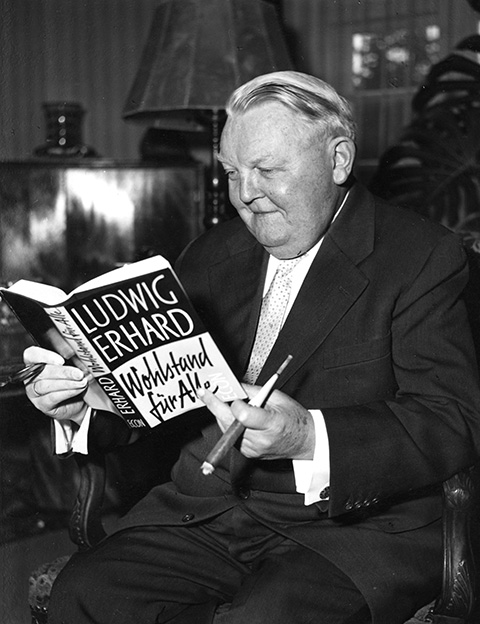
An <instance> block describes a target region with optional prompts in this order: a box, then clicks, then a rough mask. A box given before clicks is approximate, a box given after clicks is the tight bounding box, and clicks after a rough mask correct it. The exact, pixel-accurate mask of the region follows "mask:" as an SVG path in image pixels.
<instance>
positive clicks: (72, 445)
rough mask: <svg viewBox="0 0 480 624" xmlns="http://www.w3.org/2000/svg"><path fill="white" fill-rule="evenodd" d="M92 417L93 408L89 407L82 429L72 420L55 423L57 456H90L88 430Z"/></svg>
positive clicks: (55, 421) (56, 421)
mask: <svg viewBox="0 0 480 624" xmlns="http://www.w3.org/2000/svg"><path fill="white" fill-rule="evenodd" d="M91 416H92V408H91V407H89V408H88V409H87V411H86V413H85V416H84V418H83V420H82V422H81V424H80V427H78V426H77V425H75V423H72V422H71V421H70V420H62V421H59V420H54V421H53V424H54V431H55V453H56V454H57V455H62V454H64V453H70V452H73V453H81V454H82V455H88V430H89V427H90V419H91Z"/></svg>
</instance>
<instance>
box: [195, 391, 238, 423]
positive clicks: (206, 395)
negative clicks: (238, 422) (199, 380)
mask: <svg viewBox="0 0 480 624" xmlns="http://www.w3.org/2000/svg"><path fill="white" fill-rule="evenodd" d="M197 395H198V398H199V399H200V400H201V401H203V403H204V404H205V407H207V408H208V409H209V410H210V411H211V412H212V414H213V415H214V416H215V418H216V419H217V421H218V424H219V426H220V428H221V429H222V431H225V430H226V429H227V428H228V427H229V426H230V425H231V423H232V422H233V420H234V418H233V416H232V411H231V409H230V406H229V405H228V403H224V402H223V401H221V400H220V399H219V398H217V397H216V396H215V395H214V394H213V393H212V392H210V391H209V390H204V389H203V388H200V389H198V390H197Z"/></svg>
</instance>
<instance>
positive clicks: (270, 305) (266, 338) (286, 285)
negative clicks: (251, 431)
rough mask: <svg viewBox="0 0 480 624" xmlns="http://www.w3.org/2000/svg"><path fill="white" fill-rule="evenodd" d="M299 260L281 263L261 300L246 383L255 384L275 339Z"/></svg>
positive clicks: (281, 322) (294, 259)
mask: <svg viewBox="0 0 480 624" xmlns="http://www.w3.org/2000/svg"><path fill="white" fill-rule="evenodd" d="M300 260H301V257H300V258H292V259H291V260H282V261H281V263H280V264H279V266H278V268H277V270H276V272H275V275H274V276H273V280H272V283H271V284H270V288H269V289H268V291H267V294H266V295H265V297H264V298H263V301H262V309H261V311H260V319H259V321H258V327H257V334H256V336H255V342H254V345H253V349H252V354H251V356H250V362H249V364H248V369H247V372H246V373H245V376H244V378H243V379H244V381H245V382H246V383H250V384H253V383H255V382H256V380H257V377H258V375H259V374H260V371H261V370H262V367H263V365H264V363H265V360H266V359H267V357H268V355H269V353H270V351H271V350H272V347H273V345H274V343H275V340H276V339H277V336H278V334H279V332H280V329H281V327H282V324H283V320H284V316H285V311H286V309H287V305H288V300H289V298H290V289H291V285H292V276H291V273H292V271H293V269H294V268H295V267H296V266H297V264H298V263H299V262H300Z"/></svg>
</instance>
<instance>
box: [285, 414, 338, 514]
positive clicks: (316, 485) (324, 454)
mask: <svg viewBox="0 0 480 624" xmlns="http://www.w3.org/2000/svg"><path fill="white" fill-rule="evenodd" d="M309 411H310V414H311V415H312V418H313V423H314V426H315V451H314V455H313V459H294V460H292V464H293V472H294V475H295V486H296V490H297V492H299V493H300V494H304V495H305V498H304V504H305V505H312V504H313V503H317V502H318V501H319V500H321V498H320V492H321V491H322V490H324V489H325V488H326V487H328V485H329V483H330V446H329V443H328V434H327V428H326V426H325V420H324V418H323V414H322V412H321V410H309Z"/></svg>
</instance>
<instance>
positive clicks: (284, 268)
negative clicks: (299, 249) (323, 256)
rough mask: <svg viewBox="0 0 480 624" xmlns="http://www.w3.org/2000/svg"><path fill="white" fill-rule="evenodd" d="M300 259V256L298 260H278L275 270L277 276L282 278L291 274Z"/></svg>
mask: <svg viewBox="0 0 480 624" xmlns="http://www.w3.org/2000/svg"><path fill="white" fill-rule="evenodd" d="M301 259H302V257H301V256H300V257H299V258H290V260H280V264H279V265H278V268H277V273H278V275H279V276H281V277H283V276H285V275H288V274H289V273H291V272H292V271H293V269H294V268H295V267H296V266H297V264H298V263H299V262H300V260H301Z"/></svg>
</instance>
